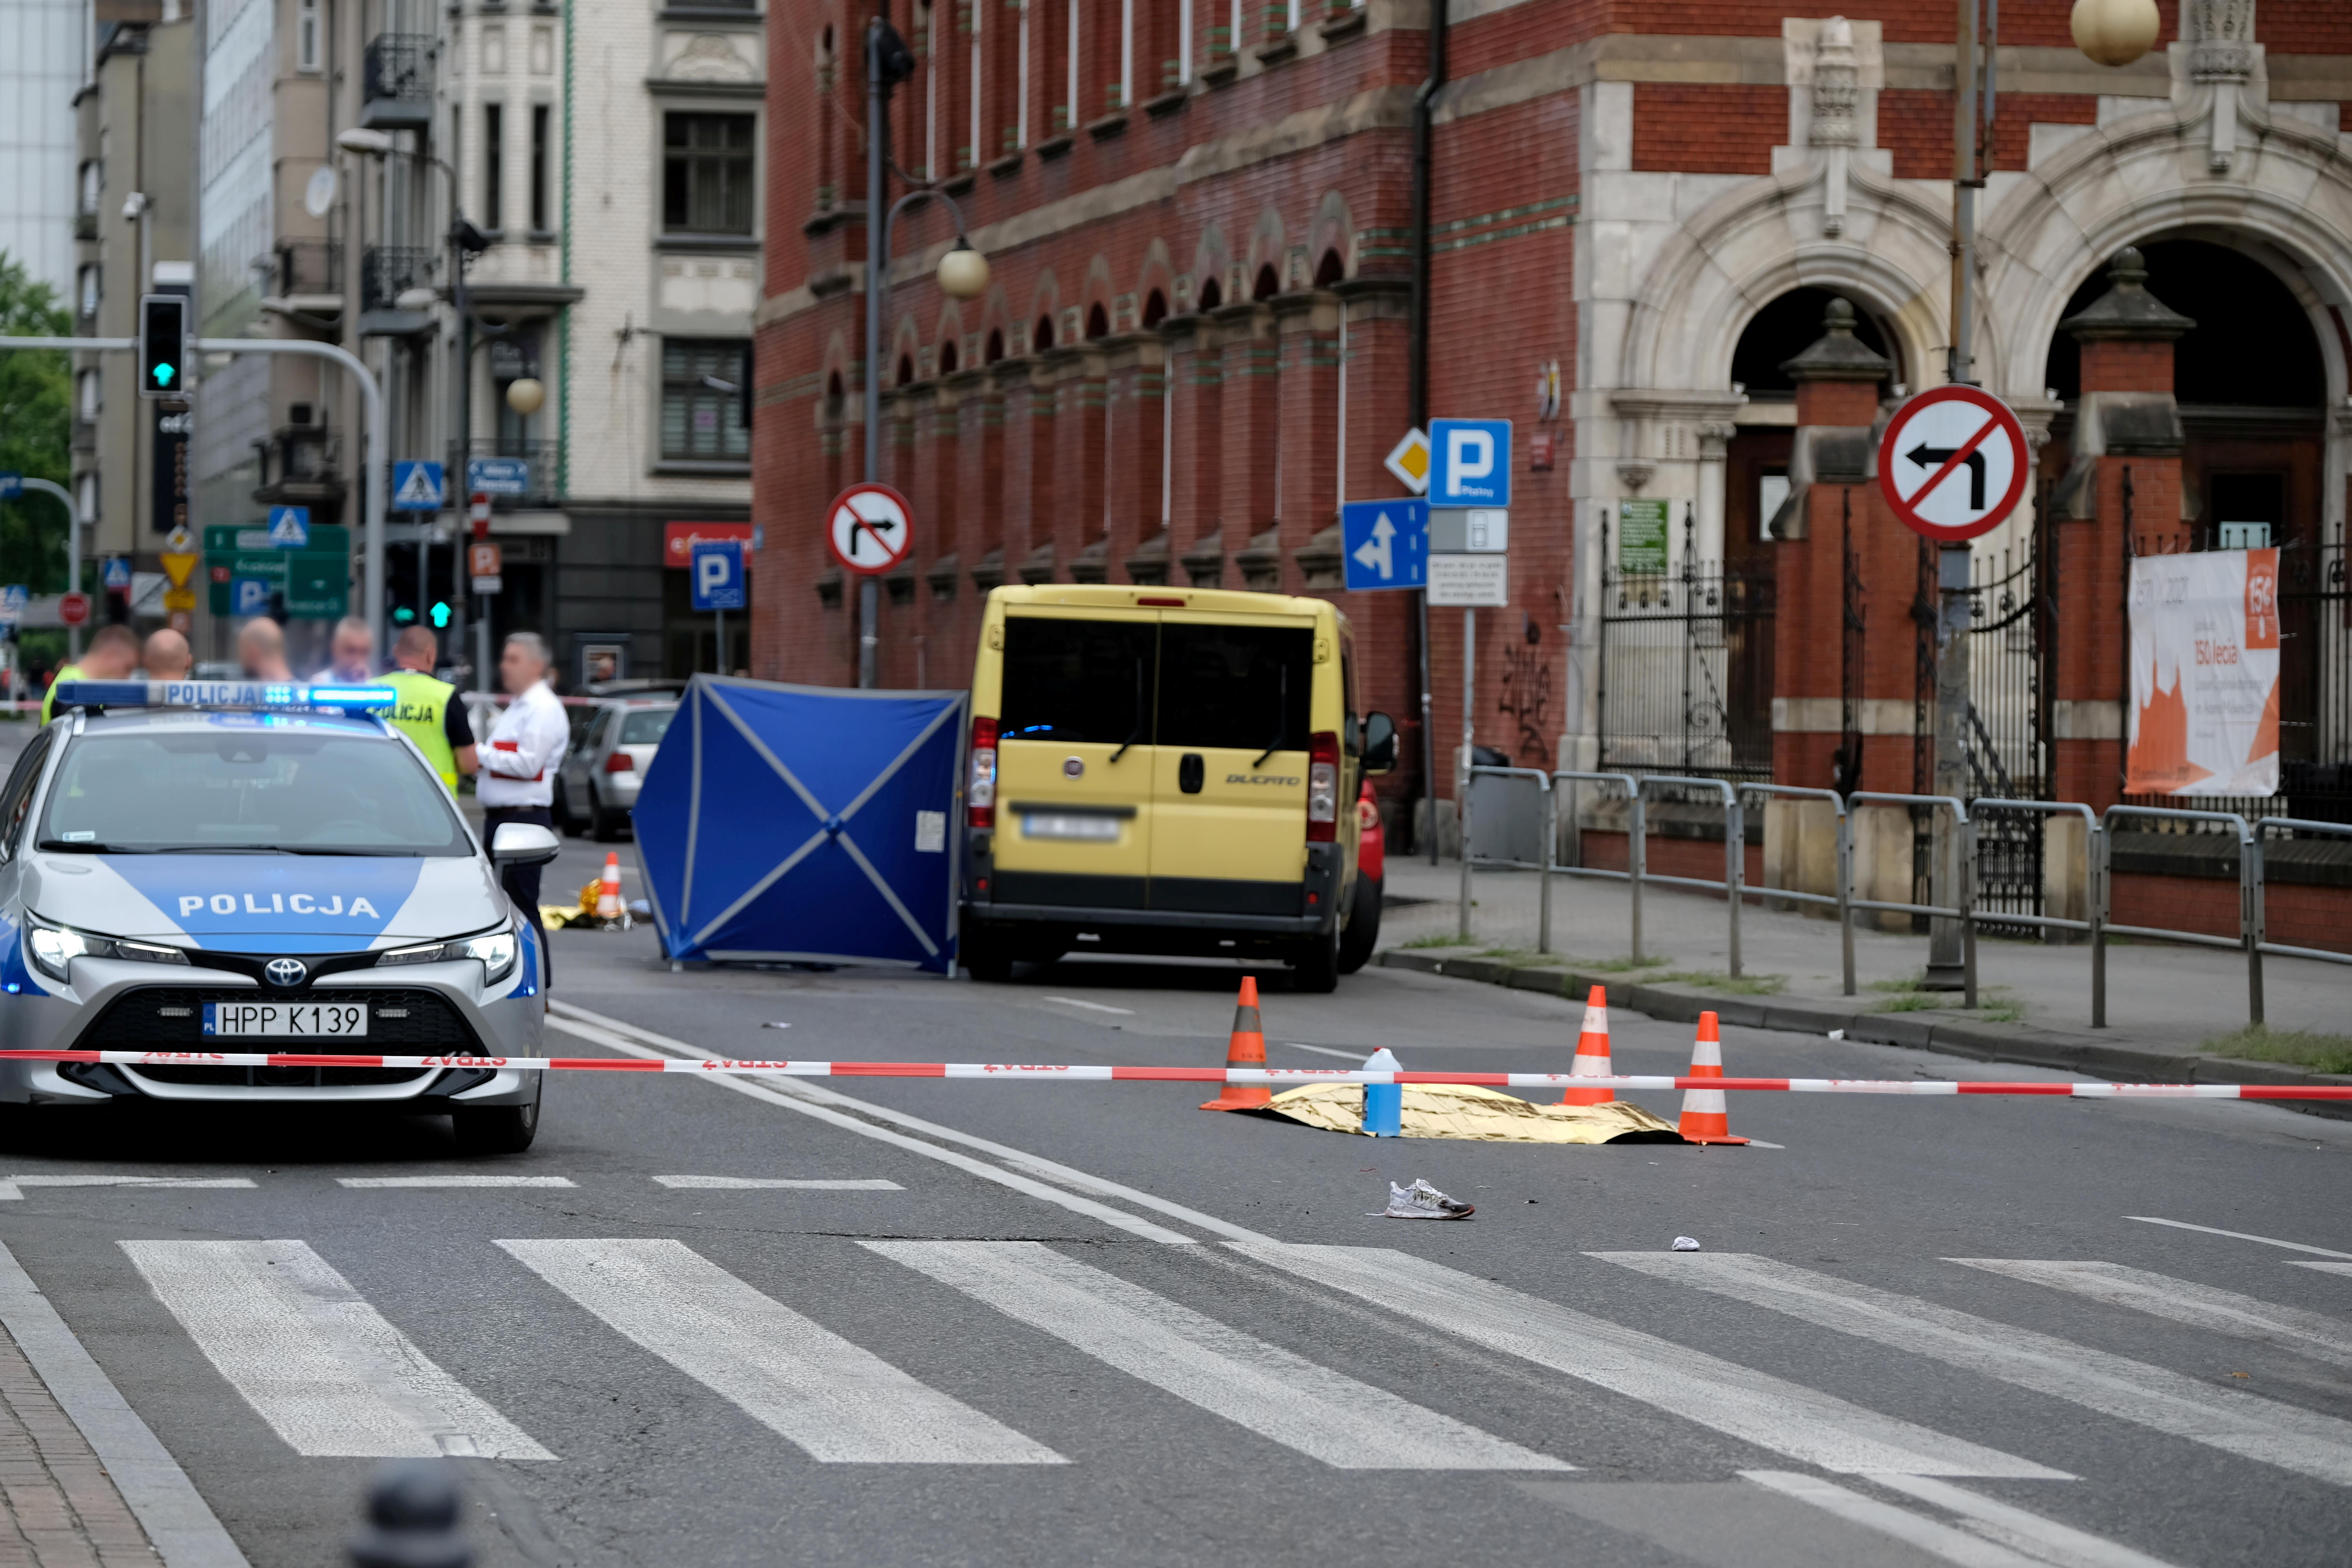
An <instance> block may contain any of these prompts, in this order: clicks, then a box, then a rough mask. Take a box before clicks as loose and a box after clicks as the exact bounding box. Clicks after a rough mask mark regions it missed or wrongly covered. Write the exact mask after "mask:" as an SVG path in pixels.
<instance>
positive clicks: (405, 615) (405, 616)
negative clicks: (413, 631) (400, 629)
mask: <svg viewBox="0 0 2352 1568" xmlns="http://www.w3.org/2000/svg"><path fill="white" fill-rule="evenodd" d="M392 618H393V619H394V621H397V622H398V623H399V624H400V625H402V626H406V625H407V624H408V623H409V622H411V621H413V620H415V618H416V612H415V610H412V609H410V608H409V607H408V606H407V605H401V606H400V607H399V608H398V609H395V610H394V611H393V612H392Z"/></svg>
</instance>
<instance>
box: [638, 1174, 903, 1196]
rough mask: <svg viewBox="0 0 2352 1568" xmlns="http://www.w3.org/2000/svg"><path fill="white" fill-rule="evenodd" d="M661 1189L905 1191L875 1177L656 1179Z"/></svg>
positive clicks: (813, 1191) (692, 1177)
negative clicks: (772, 1188) (663, 1187)
mask: <svg viewBox="0 0 2352 1568" xmlns="http://www.w3.org/2000/svg"><path fill="white" fill-rule="evenodd" d="M654 1180H655V1181H656V1182H658V1183H660V1184H662V1185H663V1186H665V1187H692V1188H698V1189H702V1190H707V1191H712V1192H752V1191H761V1190H765V1189H767V1188H771V1187H777V1188H784V1189H788V1190H791V1191H793V1192H811V1193H903V1192H905V1191H906V1190H907V1189H906V1188H904V1187H902V1186H900V1185H899V1184H898V1183H896V1182H886V1181H884V1180H883V1179H882V1178H881V1177H879V1176H847V1177H841V1178H838V1179H835V1178H832V1177H823V1176H656V1177H655V1178H654Z"/></svg>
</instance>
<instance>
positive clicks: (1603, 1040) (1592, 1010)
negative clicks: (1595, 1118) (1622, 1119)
mask: <svg viewBox="0 0 2352 1568" xmlns="http://www.w3.org/2000/svg"><path fill="white" fill-rule="evenodd" d="M1615 1071H1616V1069H1615V1068H1612V1067H1611V1066H1610V1065H1609V997H1608V994H1607V992H1606V991H1605V990H1603V988H1602V987H1601V986H1598V985H1596V986H1594V987H1593V988H1592V994H1591V996H1590V997H1588V998H1586V1000H1585V1004H1584V1027H1583V1028H1582V1029H1580V1030H1579V1031H1578V1032H1577V1036H1576V1060H1575V1061H1574V1062H1572V1063H1570V1066H1569V1069H1568V1076H1569V1077H1570V1078H1607V1077H1609V1076H1611V1075H1612V1073H1614V1072H1615ZM1616 1098H1617V1095H1616V1092H1615V1091H1614V1090H1612V1089H1570V1090H1569V1091H1568V1092H1567V1093H1565V1094H1563V1095H1561V1096H1560V1097H1559V1102H1560V1103H1561V1104H1562V1105H1607V1104H1609V1103H1610V1102H1612V1100H1615V1099H1616Z"/></svg>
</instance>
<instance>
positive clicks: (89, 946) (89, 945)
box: [25, 923, 188, 980]
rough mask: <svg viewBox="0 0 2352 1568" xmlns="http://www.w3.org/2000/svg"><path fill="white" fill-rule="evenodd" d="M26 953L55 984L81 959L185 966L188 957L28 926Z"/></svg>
mask: <svg viewBox="0 0 2352 1568" xmlns="http://www.w3.org/2000/svg"><path fill="white" fill-rule="evenodd" d="M25 952H26V956H27V957H29V958H30V959H32V961H33V967H34V968H36V969H37V970H39V971H40V972H41V973H44V974H46V975H47V976H48V977H49V978H50V979H52V980H65V979H67V978H68V973H69V972H70V970H71V968H72V965H73V961H74V960H75V959H77V958H122V959H129V960H130V961H131V962H132V963H182V964H184V963H187V962H188V955H187V954H186V953H185V952H182V951H181V950H180V949H178V948H176V947H163V946H161V945H159V944H157V943H155V942H130V941H126V940H124V939H123V938H121V937H111V936H94V935H92V934H91V933H89V931H74V930H71V929H70V928H68V927H66V926H46V925H40V924H37V923H27V924H26V927H25Z"/></svg>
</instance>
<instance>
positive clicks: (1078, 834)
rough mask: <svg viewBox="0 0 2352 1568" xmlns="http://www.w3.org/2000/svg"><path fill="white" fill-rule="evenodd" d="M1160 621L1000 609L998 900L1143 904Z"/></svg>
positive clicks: (1140, 615) (1144, 616)
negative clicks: (1002, 622)
mask: <svg viewBox="0 0 2352 1568" xmlns="http://www.w3.org/2000/svg"><path fill="white" fill-rule="evenodd" d="M1159 619H1160V618H1159V616H1158V614H1157V613H1156V612H1154V611H1150V610H1141V611H1105V610H1100V609H1087V610H1083V611H1081V610H1075V609H1061V608H1059V607H1057V606H1046V605H1039V606H1034V607H1028V606H1024V607H1023V608H1021V609H1017V610H1011V611H1008V613H1007V614H1006V616H1005V617H1004V660H1003V691H1002V695H1001V697H1000V699H999V700H998V705H997V706H998V720H997V742H996V757H997V763H996V767H997V777H996V800H997V831H996V843H995V860H996V892H995V896H996V897H997V898H999V899H1001V900H1004V901H1006V902H1008V903H1021V904H1063V905H1075V906H1078V907H1081V908H1088V909H1126V910H1139V909H1143V908H1146V907H1147V905H1148V899H1149V889H1148V884H1147V879H1148V878H1149V877H1150V874H1151V865H1150V854H1151V839H1152V826H1153V796H1152V781H1151V752H1152V748H1151V721H1152V700H1153V693H1154V691H1155V689H1156V688H1157V685H1158V658H1157V642H1158V637H1159V632H1160V625H1159Z"/></svg>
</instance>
